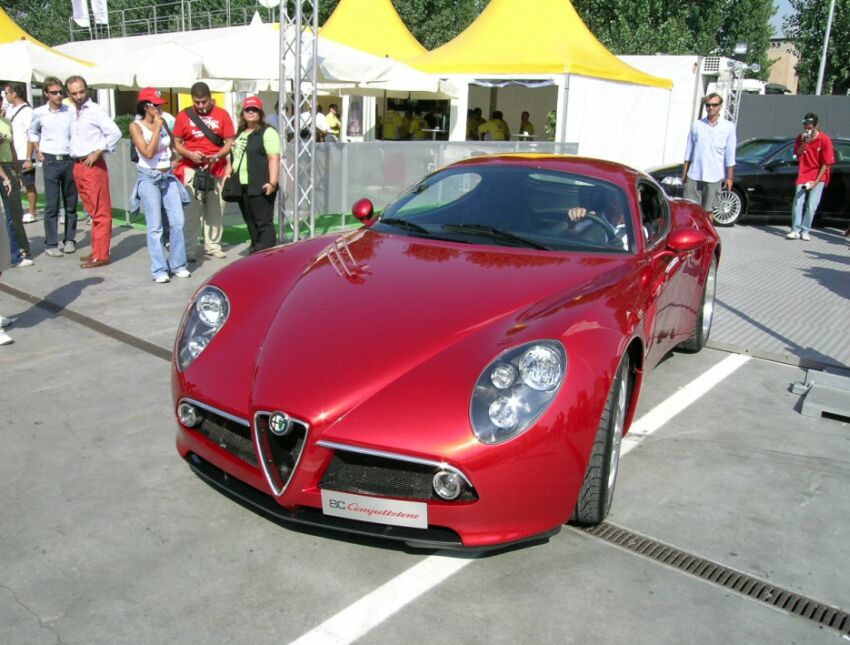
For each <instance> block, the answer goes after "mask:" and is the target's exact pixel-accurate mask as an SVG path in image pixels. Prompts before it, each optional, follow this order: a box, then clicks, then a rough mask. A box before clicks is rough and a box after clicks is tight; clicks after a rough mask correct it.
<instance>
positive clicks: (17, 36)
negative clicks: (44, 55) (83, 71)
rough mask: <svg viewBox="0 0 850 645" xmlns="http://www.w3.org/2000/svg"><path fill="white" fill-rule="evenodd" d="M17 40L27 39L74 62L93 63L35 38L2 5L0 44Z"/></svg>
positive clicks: (0, 9)
mask: <svg viewBox="0 0 850 645" xmlns="http://www.w3.org/2000/svg"><path fill="white" fill-rule="evenodd" d="M17 40H26V41H27V42H30V43H32V44H33V45H38V46H39V47H41V48H43V49H46V50H48V51H50V52H52V53H54V54H56V55H57V56H62V57H64V58H67V59H68V60H69V61H72V62H74V63H81V64H83V65H85V66H87V67H88V66H91V63H89V62H88V61H84V60H80V59H79V58H74V57H73V56H68V55H66V54H63V53H61V52H58V51H56V50H55V49H53V48H52V47H50V46H49V45H45V44H44V43H43V42H41V41H40V40H38V39H37V38H33V37H32V36H30V35H29V34H28V33H27V32H26V31H24V30H23V29H21V27H20V26H18V23H16V22H15V21H14V20H12V18H11V17H10V16H9V14H7V13H6V12H5V11H4V10H3V8H2V7H0V44H6V43H12V42H15V41H17Z"/></svg>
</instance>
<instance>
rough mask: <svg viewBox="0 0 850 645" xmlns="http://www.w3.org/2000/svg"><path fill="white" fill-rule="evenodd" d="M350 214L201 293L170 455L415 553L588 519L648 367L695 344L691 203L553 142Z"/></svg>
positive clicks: (705, 295)
mask: <svg viewBox="0 0 850 645" xmlns="http://www.w3.org/2000/svg"><path fill="white" fill-rule="evenodd" d="M354 214H355V216H357V217H358V219H360V220H361V221H362V222H363V223H364V225H363V227H362V228H359V229H358V230H354V231H350V232H348V233H344V234H337V235H332V236H326V237H319V238H313V239H309V240H305V241H302V242H298V243H294V244H285V245H283V246H280V247H277V248H274V249H270V250H269V251H266V252H263V253H259V254H256V255H253V256H251V257H249V258H245V259H243V260H240V261H238V262H235V263H233V264H232V265H230V266H228V267H227V268H225V269H224V270H222V271H220V272H219V273H218V274H216V275H215V276H214V277H213V278H212V279H210V281H209V282H208V283H207V284H205V285H204V286H203V287H201V288H200V289H199V290H198V292H197V293H196V294H195V296H194V298H193V300H192V302H191V303H190V305H189V307H188V309H187V311H186V314H185V316H184V318H183V321H182V323H181V325H180V329H179V332H178V337H177V343H176V347H175V353H174V371H173V394H174V409H175V413H176V416H177V419H178V422H179V430H178V433H177V449H178V451H179V452H180V455H181V456H182V457H183V458H185V459H186V460H187V462H188V463H189V465H190V466H191V467H192V468H193V469H194V470H195V471H196V472H197V473H198V474H199V475H200V476H201V477H203V478H204V479H206V480H207V481H209V482H210V483H212V484H214V485H216V486H218V487H220V488H221V489H224V490H225V491H227V492H228V493H229V494H231V495H233V496H235V497H237V498H239V499H241V500H243V501H245V502H247V503H249V504H252V505H255V506H257V507H259V508H261V509H263V510H264V511H266V512H269V513H271V514H273V515H274V516H277V517H278V518H281V519H284V520H289V521H293V522H299V523H303V524H308V525H313V526H320V527H327V528H331V529H337V530H341V531H347V532H350V533H358V534H364V535H371V536H379V537H383V538H390V539H397V540H402V541H404V542H407V543H408V544H413V545H417V546H433V547H475V548H486V547H492V546H499V545H506V544H510V543H515V542H519V541H523V540H527V539H530V538H538V537H541V536H546V535H549V534H552V533H554V532H556V531H557V530H558V529H559V527H560V526H561V525H562V524H563V523H564V522H566V521H568V520H572V521H574V522H577V523H583V524H593V523H597V522H601V521H602V520H603V519H604V518H605V517H606V515H607V513H608V510H609V508H610V506H611V499H612V495H613V492H614V484H615V481H616V475H617V464H618V459H619V448H620V441H621V439H622V437H623V435H624V433H625V432H626V431H628V428H629V424H630V422H631V419H632V416H633V414H634V410H635V407H636V404H637V399H638V395H639V393H640V389H641V384H642V382H643V375H644V374H645V373H646V371H647V370H649V369H651V368H652V367H653V366H654V365H655V364H656V363H657V362H658V361H659V360H660V359H661V358H662V357H663V356H664V355H665V354H667V353H668V352H669V351H670V350H672V349H673V348H675V347H677V346H678V347H684V348H686V349H689V350H692V351H695V350H699V349H700V348H701V347H702V346H703V345H704V344H705V342H706V340H707V338H708V334H709V331H710V329H711V321H712V313H713V307H714V287H715V276H716V272H717V264H718V260H719V255H720V246H719V239H718V237H717V234H716V232H715V230H714V228H713V227H712V225H711V223H710V221H709V219H708V214H707V213H706V212H705V211H704V210H702V209H701V208H700V207H698V206H697V205H695V204H692V203H690V202H687V201H682V200H676V199H673V200H671V199H669V198H667V197H666V196H665V195H664V192H663V191H662V190H661V188H660V186H659V185H658V184H657V183H656V182H655V181H654V180H653V179H651V178H650V177H649V176H647V175H645V174H642V173H640V172H637V171H635V170H632V169H630V168H626V167H624V166H621V165H618V164H614V163H608V162H602V161H596V160H590V159H582V158H578V157H558V156H548V155H499V156H491V157H477V158H473V159H468V160H465V161H462V162H459V163H455V164H453V165H450V166H448V167H446V168H443V169H442V170H439V171H437V172H435V173H433V174H431V175H429V176H427V177H425V178H424V179H423V180H422V181H420V182H419V183H418V184H416V185H415V186H413V187H412V188H410V189H409V190H407V191H406V192H405V193H404V194H403V195H401V197H399V198H398V199H397V200H396V201H395V202H393V203H392V204H390V205H389V206H388V207H387V208H386V209H385V210H384V211H383V213H381V214H380V215H377V214H375V213H373V212H372V206H371V204H370V203H369V202H368V201H367V200H361V201H360V202H358V203H357V204H355V207H354Z"/></svg>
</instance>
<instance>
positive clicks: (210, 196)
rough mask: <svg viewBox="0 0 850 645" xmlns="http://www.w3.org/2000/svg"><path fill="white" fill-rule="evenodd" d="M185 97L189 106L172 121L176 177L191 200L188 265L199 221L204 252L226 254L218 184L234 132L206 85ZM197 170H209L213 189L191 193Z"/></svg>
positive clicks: (194, 253) (185, 230)
mask: <svg viewBox="0 0 850 645" xmlns="http://www.w3.org/2000/svg"><path fill="white" fill-rule="evenodd" d="M189 94H190V95H191V96H192V107H190V108H187V109H185V110H181V111H180V114H178V115H177V119H176V120H175V122H174V143H175V148H176V149H177V152H178V153H179V154H180V156H181V157H182V160H181V161H180V165H179V166H178V168H177V174H178V176H181V177H182V178H183V183H184V184H185V185H186V186H187V187H188V188H189V190H190V192H193V195H194V197H195V199H193V200H192V203H191V204H189V205H188V206H187V207H186V210H185V215H186V222H185V224H184V226H183V234H184V236H185V238H186V255H187V257H188V258H189V261H190V262H192V261H194V260H195V259H196V258H197V247H198V234H199V233H200V230H201V221H202V220H203V224H204V253H205V254H206V255H208V256H210V257H214V258H226V257H227V254H226V253H225V252H224V251H222V250H221V234H222V233H223V232H224V216H223V213H224V201H223V200H222V199H221V185H222V183H223V182H224V171H225V170H226V168H227V155H229V154H230V147H231V146H232V145H233V136H234V135H235V134H236V133H235V131H234V128H233V120H232V119H231V118H230V115H229V114H228V113H227V112H225V111H224V110H222V109H221V108H220V107H216V105H215V104H214V103H213V100H212V94H211V93H210V88H209V86H208V85H207V84H206V83H201V82H198V83H195V84H194V85H193V86H192V88H191V89H190V90H189ZM190 110H193V111H194V113H195V114H197V116H198V117H199V118H200V120H201V121H202V122H203V123H204V124H205V125H206V126H207V128H209V130H210V131H211V132H212V133H213V135H215V136H217V137H218V143H216V142H215V141H213V140H212V139H211V138H210V137H209V136H208V135H207V134H205V133H204V132H203V130H202V129H201V128H200V127H199V126H198V125H197V124H196V123H195V122H194V121H193V120H192V119H191V118H190V116H189V111H190ZM199 167H205V168H209V170H210V173H211V174H212V175H213V177H215V179H216V181H215V187H214V189H213V190H211V191H209V192H198V191H192V179H193V177H194V176H195V170H196V169H197V168H199Z"/></svg>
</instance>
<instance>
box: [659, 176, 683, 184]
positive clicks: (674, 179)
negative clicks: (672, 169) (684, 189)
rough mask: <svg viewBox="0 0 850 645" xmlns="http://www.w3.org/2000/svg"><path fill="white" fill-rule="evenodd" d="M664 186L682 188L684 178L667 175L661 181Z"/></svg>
mask: <svg viewBox="0 0 850 645" xmlns="http://www.w3.org/2000/svg"><path fill="white" fill-rule="evenodd" d="M661 185H662V186H681V185H682V178H681V177H678V176H676V175H667V176H666V177H664V179H662V180H661Z"/></svg>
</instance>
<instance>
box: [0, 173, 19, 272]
mask: <svg viewBox="0 0 850 645" xmlns="http://www.w3.org/2000/svg"><path fill="white" fill-rule="evenodd" d="M0 190H3V187H2V184H0ZM3 201H4V202H5V201H6V200H5V199H4V200H3ZM4 207H5V204H4ZM3 219H5V220H6V231H7V232H8V233H9V249H10V250H11V251H12V253H11V256H12V257H11V261H12V264H17V263H18V262H20V261H21V247H20V245H19V244H18V238H17V237H16V236H15V227H14V226H12V214H11V213H10V212H9V209H6V217H4V218H3Z"/></svg>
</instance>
